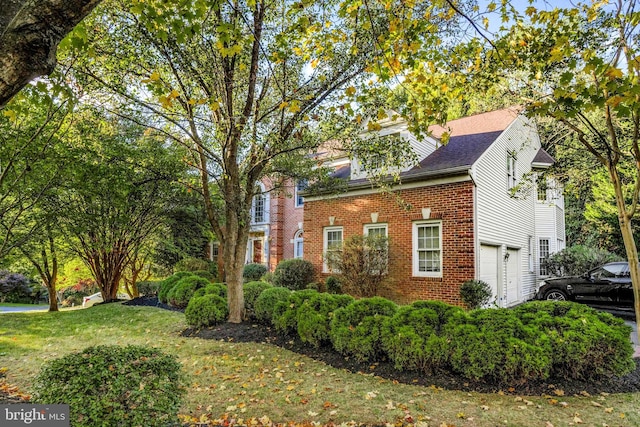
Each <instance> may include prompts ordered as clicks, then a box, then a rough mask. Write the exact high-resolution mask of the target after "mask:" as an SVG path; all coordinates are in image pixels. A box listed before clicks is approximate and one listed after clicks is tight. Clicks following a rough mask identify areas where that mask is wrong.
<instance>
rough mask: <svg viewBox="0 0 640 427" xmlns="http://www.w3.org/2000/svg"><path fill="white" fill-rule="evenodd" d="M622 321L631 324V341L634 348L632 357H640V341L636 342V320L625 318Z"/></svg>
mask: <svg viewBox="0 0 640 427" xmlns="http://www.w3.org/2000/svg"><path fill="white" fill-rule="evenodd" d="M624 323H626V324H627V325H629V326H631V328H632V329H633V331H632V332H631V342H632V343H633V347H634V348H635V349H636V351H635V353H633V357H640V343H638V329H637V325H636V322H635V321H634V320H625V321H624Z"/></svg>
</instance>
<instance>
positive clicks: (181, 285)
mask: <svg viewBox="0 0 640 427" xmlns="http://www.w3.org/2000/svg"><path fill="white" fill-rule="evenodd" d="M209 284H211V282H209V281H208V280H207V279H204V278H202V277H198V276H187V277H185V278H182V279H180V281H178V283H176V284H175V285H174V287H173V289H171V290H170V291H169V293H168V294H167V299H168V300H169V304H171V305H173V306H174V307H178V308H185V307H186V306H187V305H188V304H189V300H190V299H191V297H193V294H194V292H195V291H196V290H198V289H200V288H204V287H205V286H207V285H209Z"/></svg>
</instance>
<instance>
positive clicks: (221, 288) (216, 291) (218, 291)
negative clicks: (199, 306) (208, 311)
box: [193, 283, 228, 299]
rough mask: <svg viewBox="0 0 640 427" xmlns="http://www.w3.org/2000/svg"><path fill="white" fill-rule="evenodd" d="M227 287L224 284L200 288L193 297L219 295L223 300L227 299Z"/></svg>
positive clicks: (211, 284)
mask: <svg viewBox="0 0 640 427" xmlns="http://www.w3.org/2000/svg"><path fill="white" fill-rule="evenodd" d="M227 292H228V289H227V285H225V284H224V283H209V284H208V285H207V286H205V287H204V288H200V289H198V290H197V291H195V292H194V293H193V297H194V298H195V297H201V296H203V295H209V294H211V295H218V296H219V297H221V298H223V299H227Z"/></svg>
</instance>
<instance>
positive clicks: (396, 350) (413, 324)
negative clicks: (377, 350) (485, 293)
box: [381, 301, 462, 373]
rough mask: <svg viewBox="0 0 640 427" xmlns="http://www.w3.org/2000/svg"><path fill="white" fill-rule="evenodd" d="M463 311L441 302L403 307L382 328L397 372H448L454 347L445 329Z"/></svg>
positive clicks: (384, 341)
mask: <svg viewBox="0 0 640 427" xmlns="http://www.w3.org/2000/svg"><path fill="white" fill-rule="evenodd" d="M461 310H462V309H460V308H458V307H454V306H451V305H448V304H445V303H443V302H439V301H416V302H414V303H413V304H411V305H408V306H403V307H400V308H399V309H398V311H397V312H396V313H395V314H394V315H393V317H390V318H388V319H386V320H385V322H384V323H383V324H382V329H381V334H382V335H381V336H382V347H383V348H384V350H385V351H386V353H387V354H388V355H389V359H391V361H393V362H394V364H395V366H396V368H397V369H417V370H420V371H422V372H426V373H433V372H435V371H437V370H443V369H446V368H448V361H449V351H450V347H449V338H448V337H447V336H446V335H445V334H444V333H443V329H444V327H445V325H446V324H447V323H448V322H449V320H450V319H451V318H452V316H454V315H455V314H456V313H459V312H461Z"/></svg>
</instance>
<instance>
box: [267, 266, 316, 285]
mask: <svg viewBox="0 0 640 427" xmlns="http://www.w3.org/2000/svg"><path fill="white" fill-rule="evenodd" d="M315 275H316V272H315V269H314V267H313V264H312V263H311V262H310V261H307V260H304V259H299V258H294V259H287V260H284V261H281V262H280V263H279V264H278V265H277V266H276V270H275V271H274V272H273V283H274V284H275V285H276V286H282V287H285V288H289V289H291V290H293V291H299V290H302V289H305V288H306V287H307V285H308V284H309V283H313V281H314V279H315Z"/></svg>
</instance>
